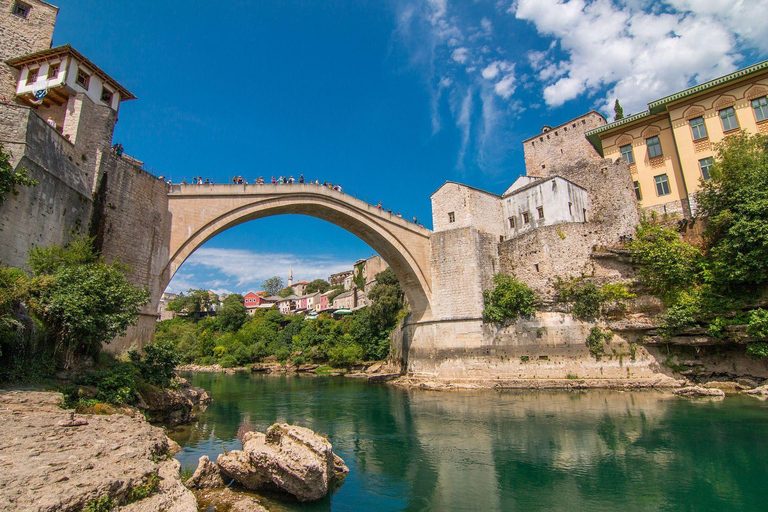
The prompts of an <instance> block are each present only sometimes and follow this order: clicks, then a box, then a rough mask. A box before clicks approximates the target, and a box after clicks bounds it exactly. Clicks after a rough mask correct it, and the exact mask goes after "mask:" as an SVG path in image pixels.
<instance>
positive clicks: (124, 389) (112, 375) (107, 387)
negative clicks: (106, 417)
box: [79, 362, 136, 404]
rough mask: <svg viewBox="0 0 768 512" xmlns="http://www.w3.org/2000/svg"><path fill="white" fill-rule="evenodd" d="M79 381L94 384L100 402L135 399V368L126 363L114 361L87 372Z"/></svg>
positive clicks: (120, 401)
mask: <svg viewBox="0 0 768 512" xmlns="http://www.w3.org/2000/svg"><path fill="white" fill-rule="evenodd" d="M79 382H80V383H82V384H86V385H89V386H94V387H95V388H96V389H97V391H98V393H97V394H96V399H97V400H99V401H100V402H107V403H110V404H131V403H133V402H134V400H135V393H136V370H135V368H134V367H133V365H131V364H128V363H120V362H116V363H114V364H113V365H112V366H111V367H108V368H104V369H101V370H95V371H91V372H88V373H87V374H85V376H84V377H82V378H81V379H79Z"/></svg>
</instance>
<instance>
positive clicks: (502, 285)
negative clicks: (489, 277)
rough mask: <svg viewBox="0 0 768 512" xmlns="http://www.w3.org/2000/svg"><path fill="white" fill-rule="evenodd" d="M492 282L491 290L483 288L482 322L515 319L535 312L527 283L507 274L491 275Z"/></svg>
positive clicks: (532, 295)
mask: <svg viewBox="0 0 768 512" xmlns="http://www.w3.org/2000/svg"><path fill="white" fill-rule="evenodd" d="M493 284H494V285H495V287H494V288H493V290H483V305H484V308H483V321H484V322H493V323H504V322H507V321H515V320H517V319H518V318H519V317H520V316H523V317H529V316H532V315H533V314H534V313H535V312H536V308H535V306H534V300H535V297H534V294H533V290H531V289H530V288H529V287H528V285H527V284H525V283H521V282H520V281H518V280H517V279H515V278H514V277H513V276H510V275H507V274H496V275H495V276H493Z"/></svg>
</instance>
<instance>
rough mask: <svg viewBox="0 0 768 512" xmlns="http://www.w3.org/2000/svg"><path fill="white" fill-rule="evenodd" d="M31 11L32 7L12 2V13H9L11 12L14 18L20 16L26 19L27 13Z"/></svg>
mask: <svg viewBox="0 0 768 512" xmlns="http://www.w3.org/2000/svg"><path fill="white" fill-rule="evenodd" d="M31 9H32V7H31V6H29V5H27V4H23V3H21V2H14V3H13V11H11V12H13V14H15V15H16V16H20V17H22V18H26V17H27V16H29V11H30V10H31Z"/></svg>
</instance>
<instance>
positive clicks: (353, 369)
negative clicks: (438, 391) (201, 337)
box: [176, 361, 400, 381]
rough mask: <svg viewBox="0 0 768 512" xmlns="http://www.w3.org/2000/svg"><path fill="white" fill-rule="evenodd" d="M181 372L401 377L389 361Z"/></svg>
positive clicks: (185, 367)
mask: <svg viewBox="0 0 768 512" xmlns="http://www.w3.org/2000/svg"><path fill="white" fill-rule="evenodd" d="M176 371H179V372H218V373H227V374H234V373H237V372H252V373H264V374H279V375H285V374H304V375H332V376H344V377H352V378H367V379H369V380H372V381H386V380H391V379H394V378H396V377H399V376H400V370H399V368H398V367H396V366H394V365H392V364H391V363H389V362H387V361H366V362H363V363H359V364H353V365H350V366H348V367H345V368H332V367H330V366H321V365H319V364H314V363H312V364H301V365H294V364H290V363H285V364H284V363H278V362H276V361H268V362H264V363H254V364H252V365H250V366H237V367H233V368H224V367H222V366H220V365H218V364H214V365H207V366H204V365H197V364H185V365H179V366H177V367H176Z"/></svg>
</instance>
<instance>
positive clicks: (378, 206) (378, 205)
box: [376, 201, 381, 210]
mask: <svg viewBox="0 0 768 512" xmlns="http://www.w3.org/2000/svg"><path fill="white" fill-rule="evenodd" d="M376 208H378V209H379V210H381V201H379V204H377V205H376Z"/></svg>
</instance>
